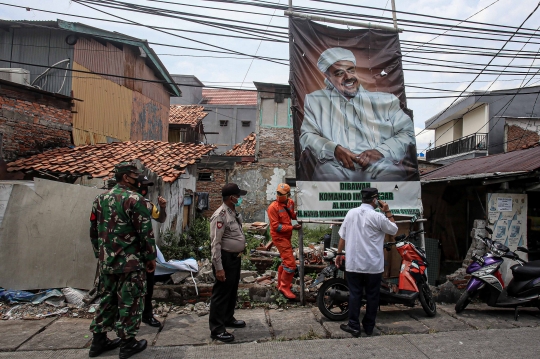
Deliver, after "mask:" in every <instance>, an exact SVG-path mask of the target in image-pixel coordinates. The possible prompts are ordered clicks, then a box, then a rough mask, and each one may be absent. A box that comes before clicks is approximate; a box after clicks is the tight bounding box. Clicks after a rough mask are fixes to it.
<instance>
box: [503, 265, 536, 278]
mask: <svg viewBox="0 0 540 359" xmlns="http://www.w3.org/2000/svg"><path fill="white" fill-rule="evenodd" d="M510 269H511V270H512V275H513V276H514V278H515V279H516V280H525V279H534V278H539V277H540V261H533V262H527V263H525V264H523V265H522V266H521V265H519V264H515V265H513V266H512V267H510Z"/></svg>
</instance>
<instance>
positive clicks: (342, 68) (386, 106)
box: [299, 47, 419, 182]
mask: <svg viewBox="0 0 540 359" xmlns="http://www.w3.org/2000/svg"><path fill="white" fill-rule="evenodd" d="M356 62H357V59H356V57H355V55H354V53H353V52H352V51H350V50H348V49H346V48H343V47H330V48H327V49H326V50H324V51H323V52H322V53H321V54H320V56H319V59H318V61H317V68H318V69H319V71H320V72H321V73H322V74H324V84H325V85H326V87H325V88H322V89H319V90H316V91H313V92H311V93H308V94H306V95H305V99H304V118H303V121H302V124H301V127H300V136H299V142H300V150H301V151H302V154H301V157H300V166H301V169H302V171H305V170H306V168H309V169H311V170H310V171H309V172H312V173H311V175H310V174H307V176H306V177H307V178H305V180H308V181H309V180H311V181H357V182H388V181H411V180H413V181H418V179H419V178H418V171H417V164H416V159H415V157H416V144H415V135H414V124H413V121H412V119H411V118H410V117H409V116H408V115H407V114H406V113H405V112H404V111H403V109H402V108H401V107H400V101H399V99H398V98H397V97H396V96H395V95H394V94H392V93H388V92H372V91H368V90H366V89H365V88H364V87H363V86H362V83H361V81H360V77H359V76H358V75H357V65H356ZM381 76H384V71H383V72H382V73H381ZM411 157H412V158H411Z"/></svg>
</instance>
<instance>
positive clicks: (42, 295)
mask: <svg viewBox="0 0 540 359" xmlns="http://www.w3.org/2000/svg"><path fill="white" fill-rule="evenodd" d="M61 296H63V294H62V292H60V291H59V290H58V289H47V290H45V291H43V292H39V293H31V292H26V291H24V290H11V289H3V288H0V300H2V301H5V302H8V303H10V304H11V303H32V304H39V303H42V302H44V301H45V300H46V299H48V298H50V297H61Z"/></svg>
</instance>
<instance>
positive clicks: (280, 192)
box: [267, 183, 302, 299]
mask: <svg viewBox="0 0 540 359" xmlns="http://www.w3.org/2000/svg"><path fill="white" fill-rule="evenodd" d="M290 197H291V187H290V186H289V185H288V184H286V183H280V184H279V185H278V187H277V196H276V200H275V201H274V202H272V203H271V204H270V206H268V210H267V212H268V218H269V220H270V235H271V236H272V242H273V243H274V245H275V246H276V248H277V249H278V251H279V255H280V257H281V265H280V266H279V268H278V290H279V291H280V292H281V293H283V295H284V296H285V297H286V298H288V299H295V298H296V296H295V295H294V294H293V292H291V285H292V280H293V276H294V272H295V270H296V260H295V259H294V256H293V250H292V245H291V237H292V231H293V229H296V230H298V229H300V228H302V225H301V224H295V225H292V222H291V221H292V220H293V219H296V213H295V212H294V201H293V200H292V199H291V198H290Z"/></svg>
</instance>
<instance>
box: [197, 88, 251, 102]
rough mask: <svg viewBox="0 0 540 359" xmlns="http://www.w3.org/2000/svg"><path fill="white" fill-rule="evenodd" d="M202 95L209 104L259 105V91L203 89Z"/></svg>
mask: <svg viewBox="0 0 540 359" xmlns="http://www.w3.org/2000/svg"><path fill="white" fill-rule="evenodd" d="M202 95H203V100H202V102H201V103H203V104H208V105H257V91H247V90H221V89H203V90H202Z"/></svg>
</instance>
